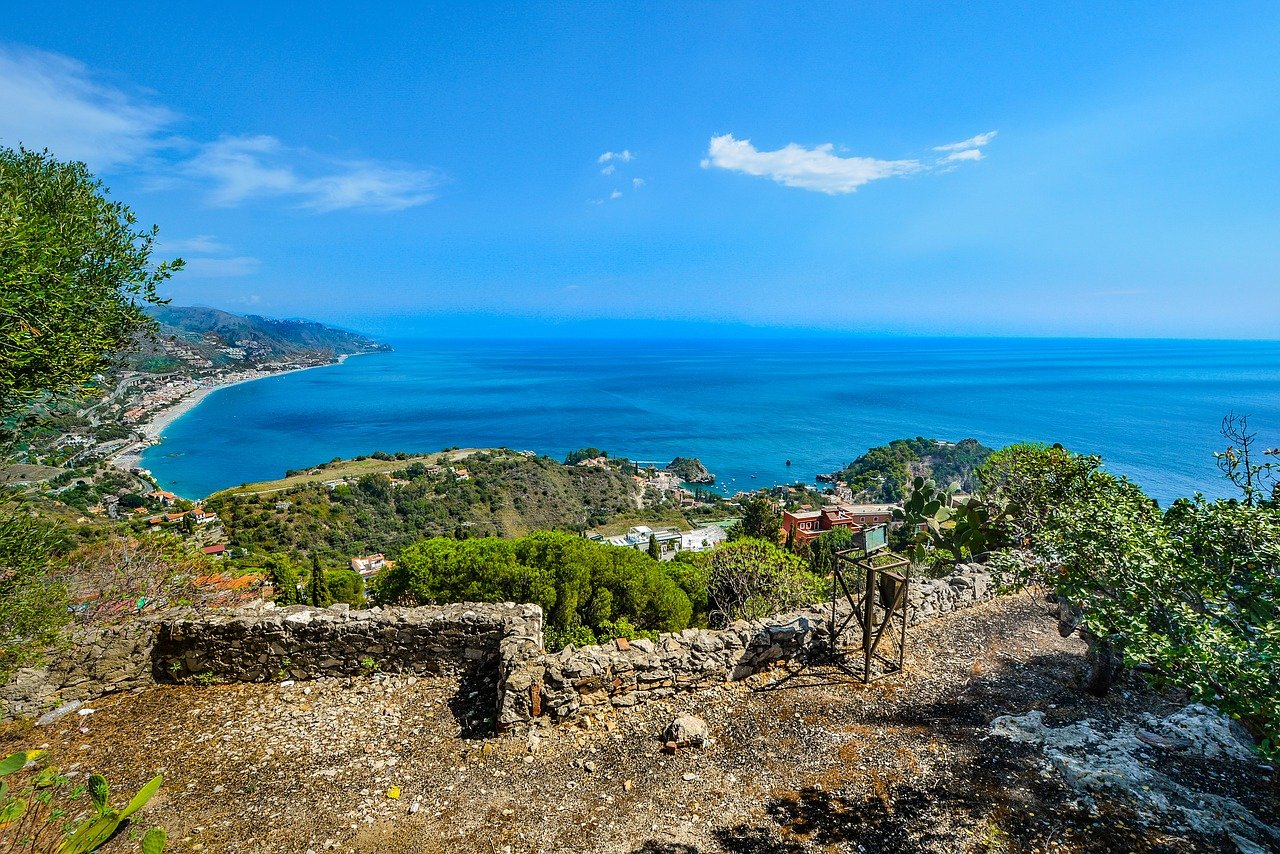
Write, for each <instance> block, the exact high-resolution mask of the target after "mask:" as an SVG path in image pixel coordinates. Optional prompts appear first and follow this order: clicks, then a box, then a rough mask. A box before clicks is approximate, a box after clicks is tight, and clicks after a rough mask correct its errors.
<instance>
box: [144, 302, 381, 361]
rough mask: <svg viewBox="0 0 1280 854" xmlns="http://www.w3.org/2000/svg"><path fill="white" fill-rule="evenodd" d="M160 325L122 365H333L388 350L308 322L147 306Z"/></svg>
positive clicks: (206, 310)
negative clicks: (347, 356) (307, 362)
mask: <svg viewBox="0 0 1280 854" xmlns="http://www.w3.org/2000/svg"><path fill="white" fill-rule="evenodd" d="M148 313H149V314H150V315H151V316H152V317H153V318H155V320H156V321H157V322H158V323H159V324H160V329H159V333H158V335H157V336H156V339H154V340H152V339H142V340H140V342H139V346H138V350H137V351H136V352H134V353H130V354H127V356H126V357H125V361H126V364H128V365H129V366H130V367H133V368H137V369H144V370H148V371H163V370H172V369H179V368H181V367H182V366H183V364H184V363H185V364H187V365H190V366H192V367H197V368H216V367H223V366H228V365H234V366H242V365H245V364H246V363H268V362H280V361H289V360H296V359H300V358H303V359H317V358H321V359H329V360H331V359H333V358H334V357H335V356H338V355H342V354H354V353H370V352H377V351H385V350H389V349H391V348H390V347H388V346H387V345H386V344H381V343H379V342H377V341H374V340H373V339H371V338H368V337H366V336H364V335H360V334H358V333H355V332H349V331H347V330H345V329H335V328H333V327H331V326H325V325H324V324H322V323H316V322H314V321H311V320H296V319H294V320H275V319H272V318H267V317H259V316H257V315H252V314H251V315H244V316H241V315H238V314H231V313H230V312H226V311H220V310H218V309H216V308H204V307H199V306H169V305H166V306H153V307H152V308H150V309H149V310H148Z"/></svg>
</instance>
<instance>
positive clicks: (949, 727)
mask: <svg viewBox="0 0 1280 854" xmlns="http://www.w3.org/2000/svg"><path fill="white" fill-rule="evenodd" d="M1081 652H1082V645H1081V643H1080V642H1079V641H1078V640H1076V639H1074V638H1073V639H1066V640H1064V639H1062V638H1060V637H1058V635H1057V633H1056V631H1055V628H1054V623H1053V622H1052V621H1050V619H1049V618H1047V617H1046V616H1045V609H1044V607H1043V605H1042V603H1039V602H1037V601H1034V600H1033V599H1031V598H1030V597H1026V596H1022V597H1010V598H1006V599H1002V600H999V601H996V602H992V603H988V604H985V605H982V606H979V607H975V608H972V609H970V610H967V611H964V612H960V613H956V614H952V615H950V616H948V617H945V618H943V619H940V620H937V621H935V622H933V623H930V624H928V625H926V626H922V627H920V628H918V629H915V630H913V633H912V636H911V639H910V645H909V650H908V653H909V672H908V673H907V674H906V675H905V676H904V677H902V678H900V679H897V680H884V681H881V682H878V683H875V684H873V685H872V686H870V687H863V686H861V685H860V684H855V683H853V682H852V681H851V680H850V679H849V678H848V677H847V676H846V675H845V674H843V673H842V672H841V671H839V670H838V669H835V668H831V667H821V668H809V669H802V670H797V671H794V672H791V671H785V670H779V671H777V672H776V673H775V674H773V675H772V677H770V678H760V677H753V679H751V680H748V681H747V682H746V683H737V684H733V685H726V686H722V687H719V688H715V689H712V690H709V691H706V692H703V693H699V694H694V695H688V696H684V697H677V698H674V699H672V700H670V701H668V702H666V703H664V704H654V705H649V706H646V707H640V708H637V709H633V710H632V711H631V712H630V713H627V714H621V715H618V716H616V717H608V718H605V719H597V720H591V721H589V722H583V724H582V725H573V726H565V727H551V726H547V727H540V728H537V729H535V730H534V732H533V734H532V735H530V736H518V737H508V738H501V739H490V740H487V741H486V740H480V739H470V740H468V739H466V738H464V737H463V735H464V734H471V733H477V732H483V731H484V730H485V728H486V726H487V724H486V721H484V720H482V719H476V718H474V717H468V714H469V713H468V710H469V709H472V708H474V705H473V704H474V698H472V699H471V700H470V701H468V697H467V695H468V694H469V693H470V692H472V691H480V692H482V693H481V694H479V695H478V696H486V695H487V692H488V691H489V690H491V689H490V688H489V687H488V686H484V685H463V686H461V690H460V691H459V686H458V685H457V683H456V682H452V681H449V680H444V679H412V678H403V677H394V678H378V679H356V680H336V679H335V680H325V681H320V682H314V683H308V684H303V683H299V684H296V685H291V686H287V687H281V686H277V685H225V686H216V685H215V686H210V687H207V688H200V687H177V688H174V687H167V688H156V689H153V690H148V691H145V692H142V693H139V694H136V695H124V696H120V697H116V698H111V699H108V700H104V701H102V702H100V703H97V704H95V708H96V712H95V713H94V714H92V715H89V716H87V717H75V718H73V719H63V720H62V721H59V722H57V723H56V724H55V725H53V726H51V727H49V728H47V729H36V730H31V731H26V732H24V731H22V730H21V729H19V728H16V727H11V728H9V729H8V730H6V731H4V732H3V733H0V746H3V747H7V748H14V747H17V746H18V745H19V743H21V745H22V746H32V745H33V742H47V745H48V748H49V750H50V752H51V754H52V755H53V759H54V761H55V762H58V763H60V764H62V765H63V766H64V767H75V768H78V769H81V770H84V769H93V770H100V771H102V772H104V773H106V774H107V775H108V777H109V779H110V780H111V781H112V783H113V785H114V786H115V787H116V789H117V791H120V790H123V789H124V788H126V787H129V786H134V787H136V786H138V785H140V784H141V783H142V782H144V781H145V780H146V779H147V778H148V777H150V776H151V775H152V774H154V773H156V772H157V771H162V772H163V773H164V774H165V776H166V785H165V788H164V789H163V790H162V794H161V795H160V796H158V797H157V799H156V800H155V801H154V802H153V805H152V806H151V807H149V808H148V810H147V815H146V818H145V823H146V824H153V823H158V824H162V825H164V826H165V827H166V828H168V829H169V831H170V839H171V840H172V843H171V850H174V851H186V850H203V851H288V852H307V851H315V852H323V851H325V850H339V851H357V852H378V854H392V852H401V851H403V852H419V851H421V852H433V851H440V852H444V851H450V852H454V851H458V850H465V851H468V852H471V851H477V852H487V851H494V852H507V851H510V852H526V851H539V852H550V851H609V852H612V851H618V852H645V854H695V852H715V851H728V852H766V854H790V853H791V852H802V851H866V852H889V851H907V852H934V851H938V852H943V851H947V852H949V851H1081V852H1084V851H1088V852H1108V851H1115V852H1121V851H1152V852H1192V851H1215V850H1222V851H1236V850H1237V848H1236V846H1235V844H1234V843H1233V842H1232V841H1231V840H1230V839H1229V838H1227V837H1226V836H1224V835H1221V834H1217V835H1215V834H1212V833H1209V834H1206V833H1196V832H1194V831H1191V830H1187V829H1181V828H1179V827H1177V826H1176V825H1177V824H1178V821H1177V820H1176V818H1175V817H1171V816H1161V815H1150V816H1146V817H1144V816H1142V815H1140V814H1139V813H1138V811H1137V810H1136V809H1135V808H1133V807H1132V806H1131V805H1128V804H1127V803H1126V802H1124V801H1123V799H1108V798H1107V797H1105V796H1100V797H1099V799H1098V800H1099V806H1098V808H1097V809H1096V811H1094V810H1091V809H1090V808H1089V807H1088V806H1087V805H1085V804H1084V803H1083V802H1082V799H1081V798H1080V797H1079V793H1078V792H1076V791H1073V790H1072V789H1071V788H1070V787H1069V786H1068V785H1067V784H1066V783H1065V782H1064V780H1063V779H1062V778H1061V777H1060V776H1059V775H1057V774H1056V773H1055V772H1054V771H1053V770H1052V769H1051V768H1049V767H1048V766H1047V764H1046V762H1045V761H1044V758H1043V754H1042V753H1041V752H1040V751H1039V750H1038V749H1037V748H1036V747H1035V746H1033V745H1028V744H1018V743H1014V742H1011V741H1008V740H1006V739H1002V738H998V737H993V736H991V734H990V724H991V721H992V720H993V719H994V718H996V717H998V716H1000V715H1005V714H1018V715H1020V714H1024V713H1026V712H1028V711H1031V710H1033V709H1039V710H1042V711H1043V712H1044V715H1045V722H1046V723H1051V724H1053V725H1059V724H1067V723H1074V722H1077V721H1080V720H1083V719H1086V718H1087V719H1089V720H1091V721H1092V722H1093V724H1094V725H1096V726H1098V727H1100V728H1105V727H1108V726H1122V725H1125V724H1126V723H1127V724H1128V725H1129V726H1132V722H1133V721H1135V720H1137V719H1138V718H1139V716H1140V714H1141V713H1143V712H1150V713H1152V714H1155V715H1157V716H1162V715H1166V714H1168V713H1170V712H1171V711H1173V710H1175V709H1177V708H1179V707H1180V706H1181V705H1185V701H1183V700H1181V699H1180V698H1177V697H1172V696H1162V695H1159V694H1156V693H1155V692H1153V691H1151V690H1150V689H1148V688H1147V687H1145V685H1143V684H1142V683H1141V682H1140V681H1138V680H1136V679H1135V678H1130V679H1129V680H1128V681H1127V682H1126V683H1125V684H1124V685H1123V686H1122V690H1120V691H1118V692H1116V693H1115V694H1114V695H1113V696H1112V697H1110V698H1108V699H1107V700H1106V701H1104V702H1098V701H1094V700H1089V699H1086V698H1084V697H1082V696H1081V695H1080V694H1079V693H1078V692H1077V690H1076V687H1075V680H1076V678H1077V669H1078V667H1079V666H1080V663H1081ZM680 713H691V714H697V715H700V716H702V717H703V718H704V719H705V720H706V721H707V723H708V724H709V726H710V729H711V734H712V737H713V739H714V741H713V743H712V744H711V745H709V746H708V747H706V748H704V749H701V750H685V751H681V752H679V753H677V754H675V755H668V754H665V753H663V752H662V751H661V745H660V743H659V739H658V736H659V734H660V733H661V731H662V729H663V727H664V726H665V724H666V723H667V722H668V721H670V720H671V718H672V717H673V716H674V715H676V714H680ZM81 727H83V729H84V730H85V731H81ZM1153 753H1155V754H1158V755H1154V756H1153V757H1152V759H1151V761H1152V762H1153V763H1155V764H1157V765H1158V766H1159V767H1160V769H1161V771H1162V773H1165V774H1168V775H1170V776H1171V777H1173V778H1176V779H1178V780H1179V781H1181V782H1182V784H1183V785H1187V786H1190V787H1193V788H1196V789H1197V790H1198V791H1205V792H1209V793H1212V794H1218V795H1223V796H1229V797H1232V798H1235V799H1237V800H1239V801H1240V802H1241V803H1242V804H1244V805H1246V806H1247V807H1249V808H1250V809H1252V811H1253V812H1254V814H1255V815H1258V816H1259V817H1262V818H1264V819H1268V820H1274V818H1273V817H1274V815H1275V814H1276V812H1277V811H1278V810H1277V808H1278V806H1280V786H1278V785H1277V782H1276V781H1275V779H1274V777H1275V775H1274V774H1272V773H1269V772H1267V771H1266V770H1264V769H1262V768H1260V767H1258V766H1257V765H1256V764H1254V763H1248V762H1246V763H1240V762H1232V763H1228V762H1225V761H1217V760H1205V759H1199V760H1189V759H1187V758H1185V757H1178V756H1174V755H1164V754H1163V753H1162V752H1161V751H1153ZM393 786H394V787H398V788H399V792H398V794H399V797H398V798H392V797H388V791H389V790H391V788H392V787H393ZM120 850H129V849H128V848H121V849H120ZM1261 850H1265V849H1261Z"/></svg>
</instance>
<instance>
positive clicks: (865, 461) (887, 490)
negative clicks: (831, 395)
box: [824, 436, 993, 502]
mask: <svg viewBox="0 0 1280 854" xmlns="http://www.w3.org/2000/svg"><path fill="white" fill-rule="evenodd" d="M992 452H993V451H992V449H991V448H988V447H987V446H986V445H983V444H982V443H981V442H979V441H978V440H977V439H961V440H960V441H959V442H954V443H952V442H943V441H939V440H938V439H926V438H924V437H923V436H917V437H916V438H914V439H895V440H893V441H892V442H890V443H889V444H887V445H880V446H879V447H875V448H872V449H871V450H869V451H867V452H866V453H865V454H863V455H862V456H860V457H858V458H857V459H856V460H854V461H853V462H851V463H849V465H847V466H845V467H844V468H842V469H840V470H839V471H837V472H833V473H832V474H830V475H827V476H826V477H825V478H824V479H826V480H834V481H839V482H842V483H844V484H846V485H847V486H848V487H849V488H850V489H851V490H853V493H854V495H855V496H856V497H860V498H862V499H864V500H867V501H885V502H895V501H901V500H902V498H903V492H904V490H905V489H906V485H907V483H908V482H910V480H911V478H913V477H915V476H917V475H924V476H925V477H932V478H933V479H934V480H936V481H938V483H940V484H948V483H952V482H958V483H959V484H960V489H961V490H963V491H965V492H973V491H974V490H976V489H977V488H978V483H977V481H976V480H975V478H974V472H976V471H977V469H978V467H979V466H981V465H982V463H983V462H984V461H985V460H986V459H987V457H989V456H991V454H992Z"/></svg>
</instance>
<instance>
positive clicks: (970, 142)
mask: <svg viewBox="0 0 1280 854" xmlns="http://www.w3.org/2000/svg"><path fill="white" fill-rule="evenodd" d="M997 133H998V131H994V130H989V131H987V132H986V133H980V134H978V135H977V136H971V137H969V138H968V139H963V140H961V141H960V142H949V143H947V144H946V145H935V146H934V147H933V150H934V151H962V150H963V149H966V148H981V147H982V146H984V145H986V144H987V143H989V142H991V140H993V139H995V138H996V134H997Z"/></svg>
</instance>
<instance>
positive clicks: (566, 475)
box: [207, 449, 643, 559]
mask: <svg viewBox="0 0 1280 854" xmlns="http://www.w3.org/2000/svg"><path fill="white" fill-rule="evenodd" d="M379 456H380V457H381V458H382V459H381V461H379V460H377V459H374V458H367V459H366V460H358V461H345V460H343V461H335V462H333V463H329V464H326V465H324V466H319V467H317V468H314V469H310V470H308V471H306V472H299V473H293V474H292V476H291V477H288V478H285V479H283V480H281V481H276V482H272V483H260V484H255V485H253V486H251V487H243V488H241V489H237V490H229V491H227V492H222V493H218V494H217V495H214V496H212V497H211V498H210V499H209V500H208V502H207V504H208V506H209V507H210V508H211V509H214V510H216V511H217V513H218V515H219V516H220V517H221V518H222V521H223V524H224V526H225V528H226V530H227V533H228V535H229V538H230V542H231V544H232V545H233V546H238V547H242V548H248V549H252V550H267V551H270V550H279V549H284V550H289V551H297V552H311V551H318V552H327V553H332V554H335V555H338V556H341V557H343V559H345V556H349V555H352V554H356V553H364V552H379V551H380V552H384V553H386V554H388V555H391V556H394V555H396V554H398V553H399V551H400V550H401V549H402V548H404V547H405V546H408V545H410V544H411V543H414V542H416V541H418V540H420V539H422V538H424V537H431V536H440V535H446V536H450V535H452V536H474V537H482V536H493V535H499V536H519V535H521V534H524V533H527V532H529V531H533V530H542V529H573V530H582V529H585V528H586V527H589V526H591V525H596V524H601V523H603V522H605V521H607V520H608V519H609V518H611V517H612V516H614V515H615V514H618V513H623V512H627V511H631V510H635V509H637V508H639V507H640V506H641V504H642V501H643V492H642V490H641V488H640V487H639V486H638V485H637V484H636V482H635V481H633V480H632V478H631V477H630V476H628V475H625V474H623V473H622V472H621V471H619V470H618V469H616V468H612V467H608V468H597V467H587V466H566V465H563V464H561V463H559V462H556V461H555V460H552V459H550V458H548V457H536V456H532V455H529V454H528V453H523V454H522V453H518V452H515V451H509V450H505V449H499V450H487V451H452V452H442V453H440V454H431V455H427V456H421V457H410V456H408V455H396V456H391V455H386V454H382V455H379Z"/></svg>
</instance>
